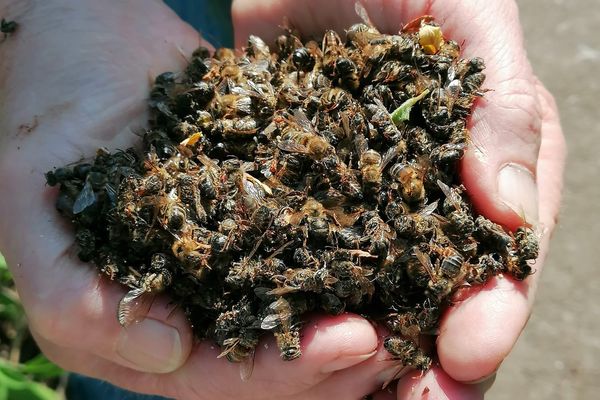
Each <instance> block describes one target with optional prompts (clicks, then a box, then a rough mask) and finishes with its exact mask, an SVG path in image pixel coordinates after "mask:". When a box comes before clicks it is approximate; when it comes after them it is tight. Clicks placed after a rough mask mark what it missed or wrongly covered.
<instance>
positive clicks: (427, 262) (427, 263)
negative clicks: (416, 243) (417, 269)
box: [413, 247, 434, 279]
mask: <svg viewBox="0 0 600 400" xmlns="http://www.w3.org/2000/svg"><path fill="white" fill-rule="evenodd" d="M413 251H414V253H415V256H416V257H417V259H418V260H419V262H420V263H421V264H422V265H423V268H425V270H426V271H427V273H428V274H429V276H430V278H431V279H433V278H434V276H433V264H432V263H431V258H429V254H425V253H423V252H422V251H421V250H419V249H418V248H417V247H414V248H413Z"/></svg>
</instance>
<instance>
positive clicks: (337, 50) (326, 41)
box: [322, 30, 346, 75]
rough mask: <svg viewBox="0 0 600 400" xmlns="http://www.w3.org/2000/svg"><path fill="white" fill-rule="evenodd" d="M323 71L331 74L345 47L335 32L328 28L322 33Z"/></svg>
mask: <svg viewBox="0 0 600 400" xmlns="http://www.w3.org/2000/svg"><path fill="white" fill-rule="evenodd" d="M322 52H323V72H324V73H325V74H327V75H332V74H333V71H334V69H335V64H336V61H337V60H338V59H339V58H340V57H344V56H345V55H346V49H345V48H344V44H343V43H342V39H341V38H340V35H338V34H337V32H335V31H332V30H328V31H326V32H325V34H324V35H323V44H322Z"/></svg>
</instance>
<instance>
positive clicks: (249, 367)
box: [240, 349, 255, 382]
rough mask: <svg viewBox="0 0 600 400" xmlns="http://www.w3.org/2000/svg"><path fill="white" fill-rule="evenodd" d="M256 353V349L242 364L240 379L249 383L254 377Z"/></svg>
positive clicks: (251, 351)
mask: <svg viewBox="0 0 600 400" xmlns="http://www.w3.org/2000/svg"><path fill="white" fill-rule="evenodd" d="M254 353H255V349H252V350H250V354H248V357H246V358H245V359H244V360H243V361H242V362H241V363H240V379H241V380H242V381H243V382H247V381H249V380H250V378H251V377H252V371H254Z"/></svg>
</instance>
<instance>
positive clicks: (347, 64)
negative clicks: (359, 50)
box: [334, 57, 360, 92]
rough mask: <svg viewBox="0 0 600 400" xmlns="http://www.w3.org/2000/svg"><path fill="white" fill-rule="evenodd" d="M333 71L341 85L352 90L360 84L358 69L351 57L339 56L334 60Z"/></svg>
mask: <svg viewBox="0 0 600 400" xmlns="http://www.w3.org/2000/svg"><path fill="white" fill-rule="evenodd" d="M334 73H335V76H336V78H337V79H338V81H339V84H340V85H341V86H342V87H345V88H346V89H348V90H350V91H351V92H354V91H355V90H356V89H358V87H359V86H360V71H359V68H358V66H357V65H356V63H355V62H354V61H352V59H350V58H347V57H340V58H338V59H337V60H336V62H335V67H334Z"/></svg>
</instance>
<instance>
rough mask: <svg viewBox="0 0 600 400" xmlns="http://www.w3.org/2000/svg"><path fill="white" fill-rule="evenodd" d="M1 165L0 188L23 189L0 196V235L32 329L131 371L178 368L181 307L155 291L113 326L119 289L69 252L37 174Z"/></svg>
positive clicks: (184, 325)
mask: <svg viewBox="0 0 600 400" xmlns="http://www.w3.org/2000/svg"><path fill="white" fill-rule="evenodd" d="M8 158H9V159H10V157H8ZM7 169H8V168H0V178H2V179H1V180H2V183H0V188H2V187H3V188H5V189H6V187H7V186H5V185H4V184H7V185H8V187H11V190H12V193H21V194H24V193H28V194H29V195H28V196H16V195H7V196H5V198H4V200H3V202H2V206H1V207H0V215H1V216H2V217H1V218H0V243H1V248H2V252H3V253H4V254H5V257H6V260H7V263H8V265H9V267H10V268H11V271H12V273H13V277H14V279H15V284H16V287H17V290H18V291H19V295H20V297H21V300H22V302H23V306H24V308H25V311H26V313H27V317H28V320H29V323H30V325H31V328H32V330H34V331H35V332H36V333H37V334H38V335H39V336H41V337H42V338H43V339H45V340H46V341H47V342H51V343H54V344H55V345H57V346H61V347H65V348H70V349H74V350H81V351H86V352H90V353H92V354H94V355H98V356H100V357H102V358H104V359H106V360H109V361H112V362H114V363H116V364H119V365H122V366H125V367H129V368H132V369H135V370H138V371H145V372H159V373H164V372H170V371H173V370H175V369H177V368H179V367H180V366H181V365H182V364H183V363H184V362H185V361H186V359H187V357H188V355H189V353H190V351H191V347H192V332H191V329H190V327H189V324H188V322H187V320H186V318H185V316H184V315H183V312H181V310H174V307H173V306H172V305H169V303H168V300H167V299H165V298H161V297H156V298H155V299H153V301H152V304H151V307H150V308H149V311H148V315H147V317H146V318H145V319H144V320H143V321H141V322H140V323H135V324H132V325H131V326H129V327H127V328H123V327H121V325H119V323H118V321H117V308H118V304H119V301H120V300H121V299H122V297H123V296H124V294H125V293H126V292H127V289H126V288H124V287H122V286H120V285H117V284H115V283H113V282H110V281H109V280H108V279H106V278H105V277H104V276H99V275H98V272H97V271H96V270H95V269H94V268H93V267H91V266H90V265H87V264H84V263H82V262H80V261H78V260H77V259H76V256H75V255H74V254H73V252H74V245H73V239H72V233H71V232H70V231H69V229H68V227H67V226H66V224H65V223H64V221H62V220H61V219H60V218H61V217H60V216H59V215H58V213H56V212H55V210H54V207H53V201H52V200H53V199H54V196H53V195H52V193H51V192H52V191H53V190H51V189H44V182H43V175H42V176H35V175H34V176H32V177H30V178H29V179H14V178H13V177H12V176H11V174H9V173H4V172H7ZM5 193H6V192H5ZM33 227H35V228H33ZM148 304H150V303H148ZM142 311H145V310H142ZM83 367H84V366H81V367H80V368H81V369H82V368H83ZM80 368H76V370H79V369H80Z"/></svg>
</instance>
